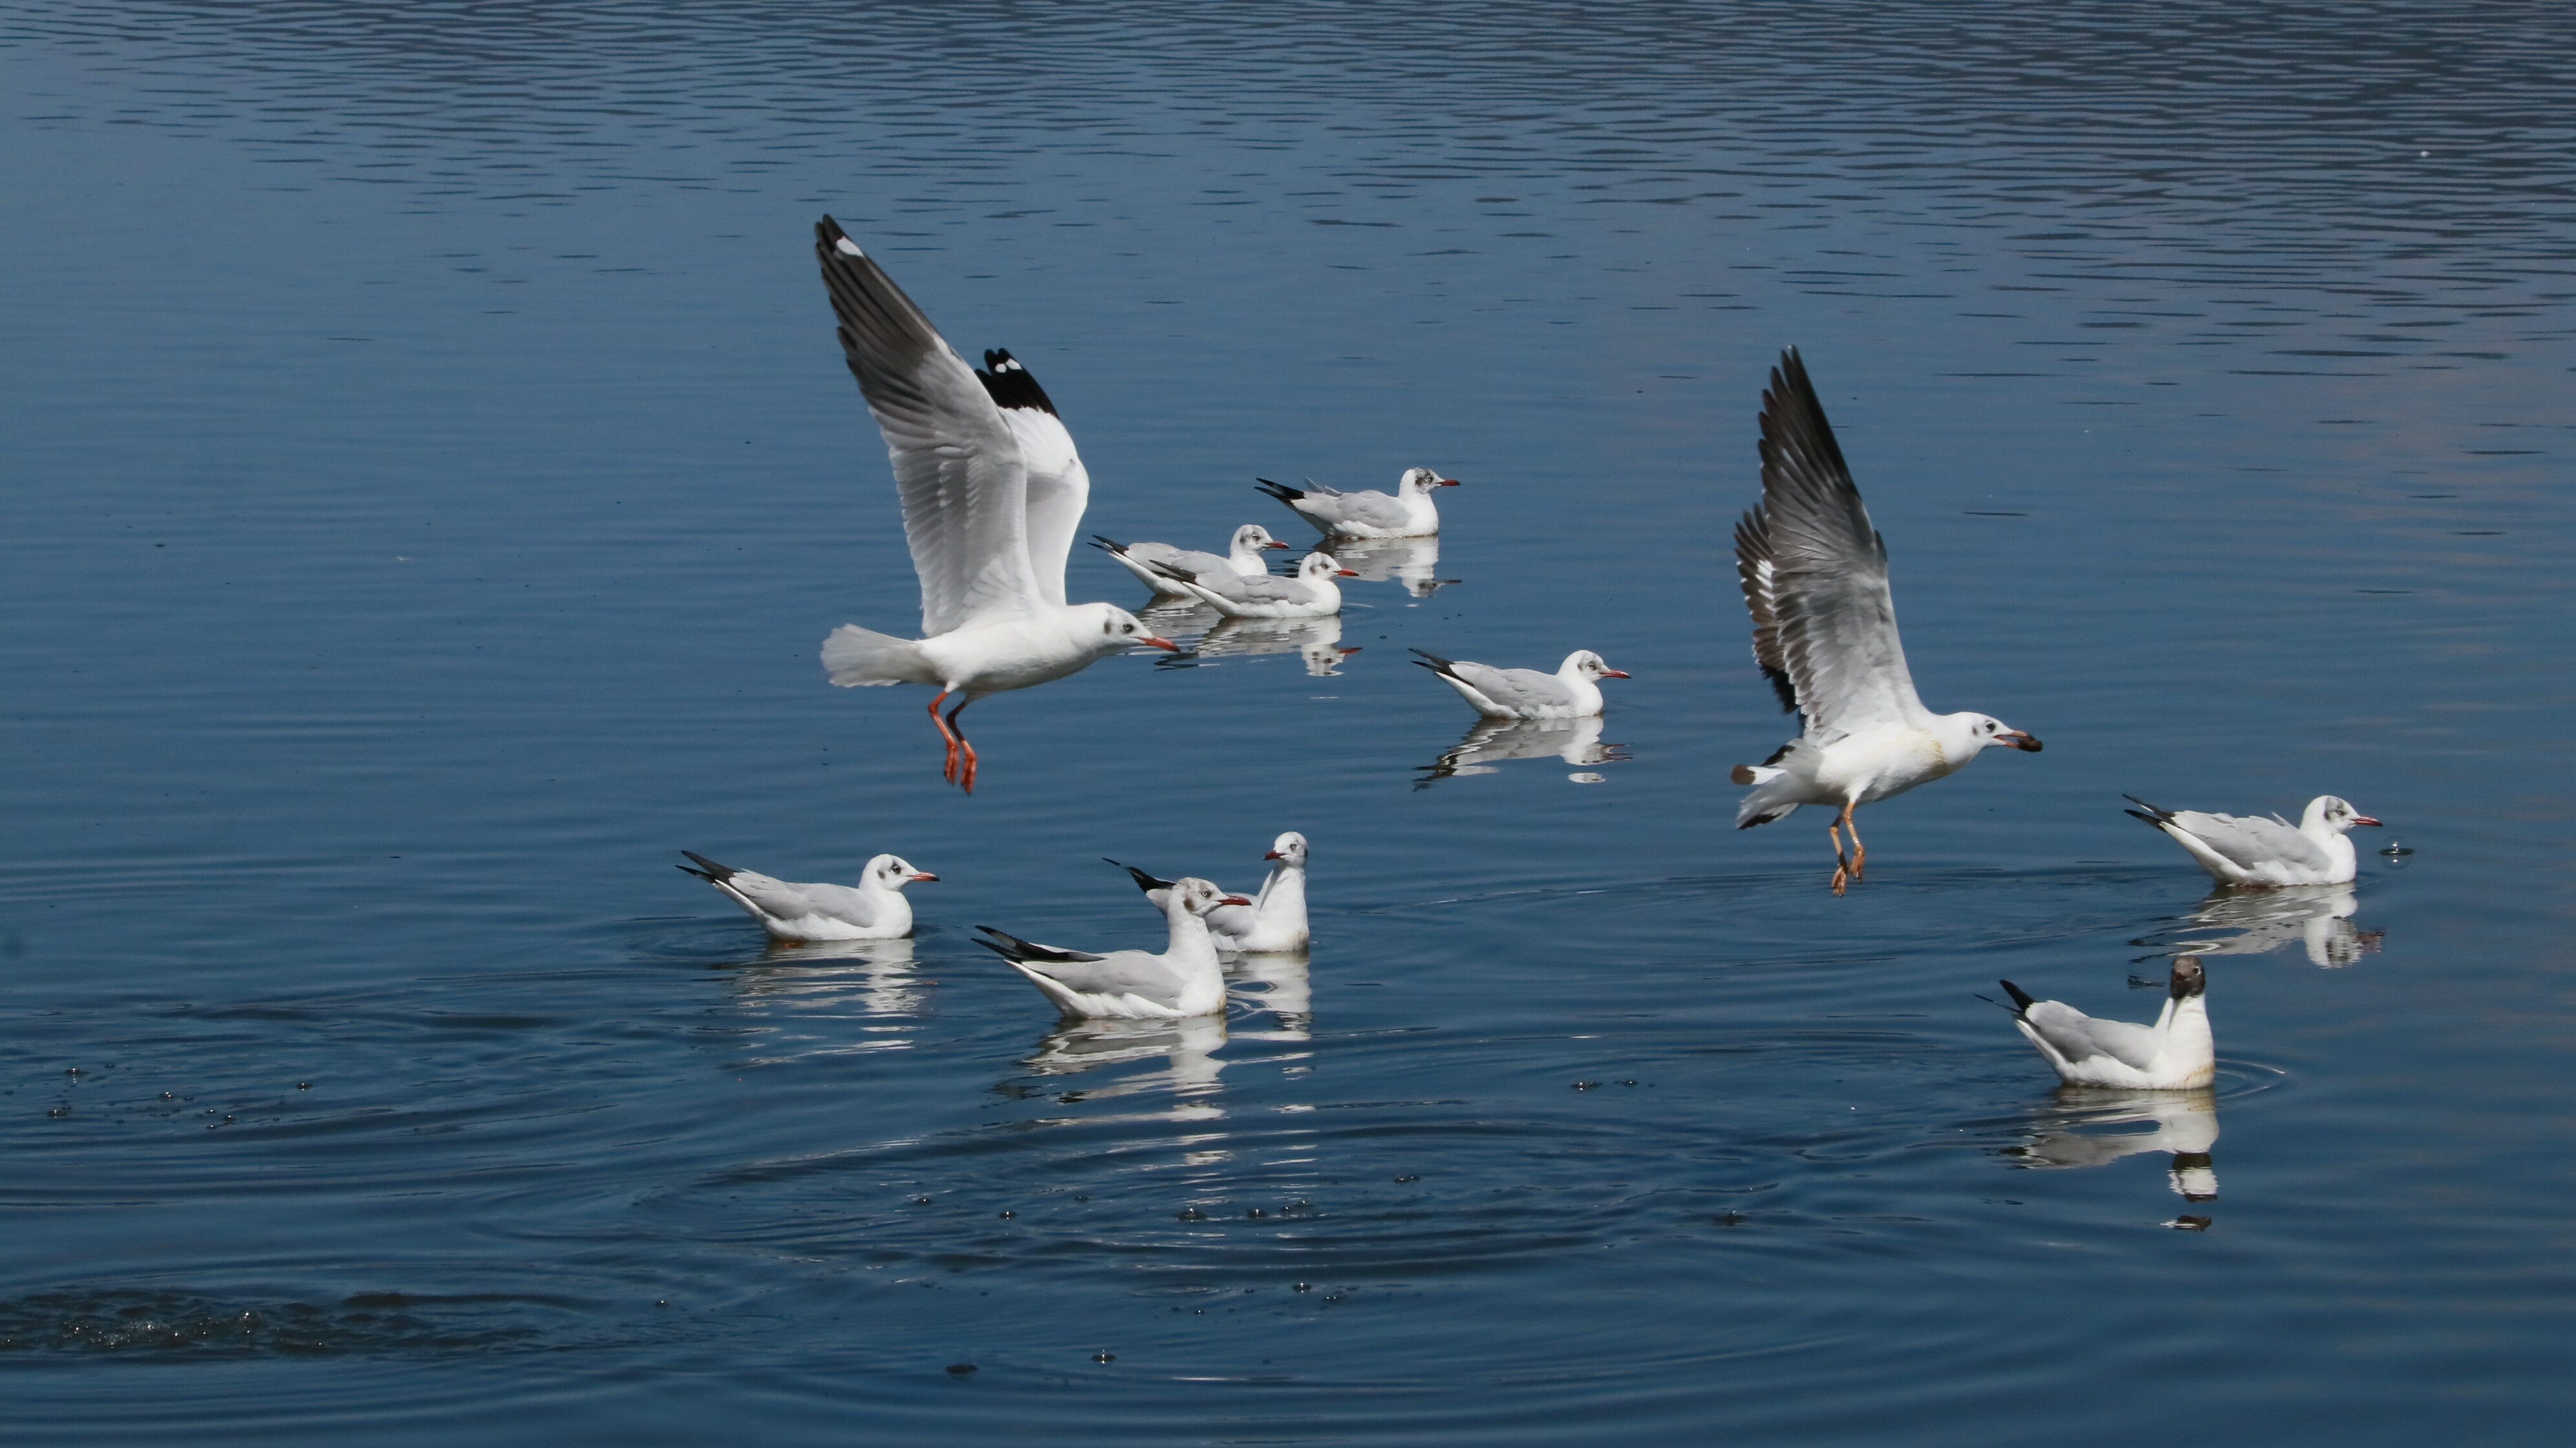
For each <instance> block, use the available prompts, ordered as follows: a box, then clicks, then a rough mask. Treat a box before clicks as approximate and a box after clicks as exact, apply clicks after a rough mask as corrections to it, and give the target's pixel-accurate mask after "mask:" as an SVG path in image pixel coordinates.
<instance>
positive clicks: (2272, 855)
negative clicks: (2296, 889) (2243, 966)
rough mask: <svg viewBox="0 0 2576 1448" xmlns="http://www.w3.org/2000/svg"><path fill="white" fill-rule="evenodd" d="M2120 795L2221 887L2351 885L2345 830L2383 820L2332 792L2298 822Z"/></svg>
mask: <svg viewBox="0 0 2576 1448" xmlns="http://www.w3.org/2000/svg"><path fill="white" fill-rule="evenodd" d="M2121 798H2123V799H2126V800H2127V801H2129V802H2130V803H2131V804H2134V805H2140V806H2143V808H2139V809H2133V810H2129V811H2126V813H2128V814H2130V815H2132V816H2135V817H2136V818H2138V819H2142V820H2145V821H2146V822H2147V823H2148V824H2151V825H2154V826H2155V827H2156V828H2157V829H2160V830H2162V831H2164V832H2165V833H2166V834H2169V835H2171V836H2173V838H2174V842H2175V843H2176V844H2179V845H2181V846H2182V847H2183V848H2184V849H2186V850H2189V851H2191V857H2192V858H2193V859H2195V860H2198V861H2200V867H2201V868H2202V869H2204V870H2207V871H2208V872H2209V873H2210V874H2211V876H2213V877H2214V878H2215V879H2216V880H2217V881H2218V883H2220V884H2222V885H2345V884H2350V883H2351V882H2352V877H2353V872H2354V870H2355V868H2356V865H2355V862H2354V860H2353V853H2352V841H2351V840H2349V839H2347V838H2345V837H2344V831H2346V830H2348V829H2351V828H2352V827H2353V826H2354V825H2375V824H2378V823H2379V821H2377V820H2375V819H2372V818H2371V817H2370V816H2368V815H2366V814H2362V813H2360V812H2359V811H2357V810H2355V809H2354V808H2353V807H2352V806H2351V805H2349V804H2346V803H2344V802H2343V801H2342V800H2341V799H2338V798H2336V797H2335V796H2333V795H2330V794H2321V795H2318V796H2317V797H2316V798H2315V799H2312V800H2309V801H2308V812H2307V813H2306V814H2304V815H2301V816H2300V817H2299V822H2298V824H2296V825H2295V826H2294V825H2292V824H2291V823H2290V822H2289V821H2288V820H2285V819H2283V818H2281V817H2280V816H2279V815H2274V816H2272V817H2271V818H2269V819H2265V818H2263V817H2261V816H2259V815H2255V816H2249V817H2247V818H2245V819H2238V818H2237V817H2236V816H2234V815H2226V814H2204V813H2202V812H2201V811H2199V810H2196V809H2186V810H2170V809H2158V808H2156V807H2155V806H2154V805H2151V804H2148V803H2147V802H2146V801H2145V800H2142V799H2140V798H2138V797H2137V796H2136V795H2134V794H2131V795H2123V796H2121Z"/></svg>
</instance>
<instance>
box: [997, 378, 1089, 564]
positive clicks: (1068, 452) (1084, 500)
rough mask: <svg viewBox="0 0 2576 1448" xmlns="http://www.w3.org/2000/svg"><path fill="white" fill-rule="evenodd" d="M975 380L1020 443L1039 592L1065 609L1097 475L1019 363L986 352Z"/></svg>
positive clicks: (1031, 560) (1031, 558)
mask: <svg viewBox="0 0 2576 1448" xmlns="http://www.w3.org/2000/svg"><path fill="white" fill-rule="evenodd" d="M975 377H976V379H977V380H978V381H980V382H982V383H983V384H984V391H985V392H986V393H987V394H989V395H990V396H991V397H992V399H993V405H994V406H995V407H998V408H1000V409H1001V410H1002V421H1003V422H1005V423H1007V424H1009V425H1010V429H1011V435H1012V436H1013V437H1014V438H1016V439H1017V440H1018V442H1019V444H1020V459H1021V462H1022V464H1023V465H1024V466H1026V467H1027V469H1028V478H1029V483H1028V487H1029V524H1028V535H1029V566H1030V567H1031V568H1032V569H1033V570H1035V572H1036V574H1037V580H1038V592H1039V593H1041V594H1042V595H1044V596H1045V598H1046V601H1047V602H1049V603H1051V604H1054V605H1055V606H1056V607H1058V608H1062V607H1064V560H1065V559H1066V558H1067V557H1068V556H1070V555H1071V554H1072V552H1073V535H1074V534H1075V532H1077V531H1079V530H1080V528H1081V527H1082V510H1083V509H1084V508H1085V507H1087V506H1089V504H1090V502H1091V474H1090V473H1089V472H1087V471H1085V470H1084V468H1083V466H1082V455H1081V454H1080V453H1077V452H1075V451H1074V449H1073V434H1072V433H1070V432H1068V431H1066V430H1065V426H1064V419H1063V418H1062V417H1059V416H1057V415H1056V410H1055V403H1053V402H1052V401H1050V400H1048V398H1047V395H1046V389H1045V388H1043V387H1040V386H1038V380H1037V379H1036V378H1035V377H1032V376H1030V375H1029V369H1028V368H1026V367H1024V366H1022V365H1021V364H1020V360H1019V359H1018V358H1016V357H1013V356H1012V355H1011V354H1010V353H1008V352H986V353H985V354H984V368H983V370H979V371H977V372H976V374H975Z"/></svg>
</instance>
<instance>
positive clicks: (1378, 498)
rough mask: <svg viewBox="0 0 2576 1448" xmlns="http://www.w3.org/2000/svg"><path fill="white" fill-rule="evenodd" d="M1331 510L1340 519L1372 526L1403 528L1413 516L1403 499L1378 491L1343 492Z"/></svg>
mask: <svg viewBox="0 0 2576 1448" xmlns="http://www.w3.org/2000/svg"><path fill="white" fill-rule="evenodd" d="M1310 491H1322V490H1321V489H1310ZM1331 511H1332V516H1333V517H1334V518H1335V519H1337V520H1338V521H1341V522H1344V523H1358V524H1361V525H1363V526H1365V527H1370V528H1401V527H1403V526H1404V524H1405V520H1406V519H1408V518H1410V517H1412V516H1413V515H1412V514H1411V513H1409V512H1407V511H1406V510H1405V507H1404V501H1403V500H1402V499H1400V498H1396V497H1393V496H1390V495H1389V494H1386V493H1378V492H1368V493H1343V494H1341V495H1339V496H1338V497H1335V498H1334V499H1333V507H1332V510H1331Z"/></svg>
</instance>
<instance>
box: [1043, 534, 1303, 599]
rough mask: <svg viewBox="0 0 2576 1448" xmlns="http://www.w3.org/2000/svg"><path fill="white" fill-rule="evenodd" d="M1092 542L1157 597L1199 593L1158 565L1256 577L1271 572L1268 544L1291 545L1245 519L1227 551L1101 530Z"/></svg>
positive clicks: (1207, 572)
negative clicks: (1136, 539)
mask: <svg viewBox="0 0 2576 1448" xmlns="http://www.w3.org/2000/svg"><path fill="white" fill-rule="evenodd" d="M1091 546H1092V547H1094V548H1097V549H1099V550H1100V551H1101V552H1103V553H1106V554H1108V555H1109V556H1110V557H1111V558H1114V559H1116V560H1117V561H1118V566H1119V567H1121V568H1124V569H1126V570H1127V571H1128V572H1130V573H1133V574H1135V575H1136V577H1137V578H1139V579H1140V580H1142V581H1143V582H1144V585H1145V586H1146V587H1147V588H1150V589H1152V590H1154V596H1155V597H1156V598H1171V599H1189V600H1190V601H1192V602H1196V601H1197V596H1196V595H1195V594H1192V593H1191V592H1190V591H1189V589H1188V588H1186V587H1184V586H1183V585H1182V584H1181V581H1180V580H1179V579H1176V578H1170V577H1166V576H1165V575H1163V574H1160V573H1157V572H1155V571H1154V570H1155V568H1156V567H1158V566H1159V567H1163V568H1176V569H1179V570H1180V571H1182V572H1184V573H1205V574H1216V573H1225V572H1229V571H1230V572H1233V573H1236V574H1240V575H1241V576H1243V577H1245V578H1257V577H1261V576H1263V575H1266V574H1268V573H1269V572H1270V564H1269V563H1268V561H1267V560H1265V559H1263V558H1262V556H1261V551H1262V550H1263V549H1265V548H1285V547H1287V546H1288V545H1287V544H1285V543H1282V542H1280V541H1279V540H1278V539H1276V538H1273V537H1271V536H1270V530H1269V529H1267V528H1264V527H1262V526H1261V525H1260V524H1258V523H1246V524H1244V525H1243V526H1242V527H1240V528H1237V529H1235V530H1234V542H1233V544H1232V545H1231V547H1230V548H1229V549H1228V550H1227V551H1226V552H1224V553H1202V552H1200V551H1199V550H1197V549H1195V548H1175V547H1173V546H1172V545H1171V544H1169V543H1119V542H1115V541H1113V540H1111V539H1108V538H1103V537H1101V536H1100V535H1099V534H1097V533H1094V534H1092V535H1091Z"/></svg>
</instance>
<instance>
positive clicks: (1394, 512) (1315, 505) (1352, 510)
mask: <svg viewBox="0 0 2576 1448" xmlns="http://www.w3.org/2000/svg"><path fill="white" fill-rule="evenodd" d="M1253 485H1254V486H1255V487H1256V488H1258V489H1259V490H1260V491H1262V492H1265V493H1268V494H1269V495H1270V496H1272V497H1274V498H1277V499H1278V500H1279V501H1281V502H1283V503H1286V504H1287V505H1288V506H1289V507H1291V508H1294V509H1296V510H1297V512H1298V514H1299V515H1300V516H1302V517H1303V518H1305V520H1306V521H1307V522H1309V523H1312V524H1314V525H1315V526H1316V527H1318V528H1320V529H1322V530H1323V533H1324V536H1325V537H1326V538H1428V537H1431V536H1432V535H1434V534H1436V533H1438V532H1439V531H1440V510H1439V509H1438V508H1437V507H1435V506H1433V505H1432V502H1431V490H1432V489H1433V488H1454V487H1456V486H1458V480H1457V479H1456V478H1444V477H1442V476H1440V475H1439V474H1438V473H1435V472H1433V471H1432V470H1431V469H1429V468H1406V469H1405V470H1404V476H1403V477H1400V478H1398V479H1396V482H1395V492H1394V494H1393V495H1392V496H1389V495H1388V494H1385V493H1380V492H1374V491H1371V492H1365V493H1345V492H1343V491H1341V490H1340V489H1339V488H1328V487H1325V486H1324V485H1323V484H1321V483H1319V482H1316V481H1315V480H1314V479H1313V478H1308V479H1307V480H1306V486H1305V487H1303V488H1292V487H1288V486H1286V485H1285V484H1282V483H1274V482H1272V481H1270V480H1269V479H1268V478H1257V479H1255V480H1254V483H1253Z"/></svg>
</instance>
